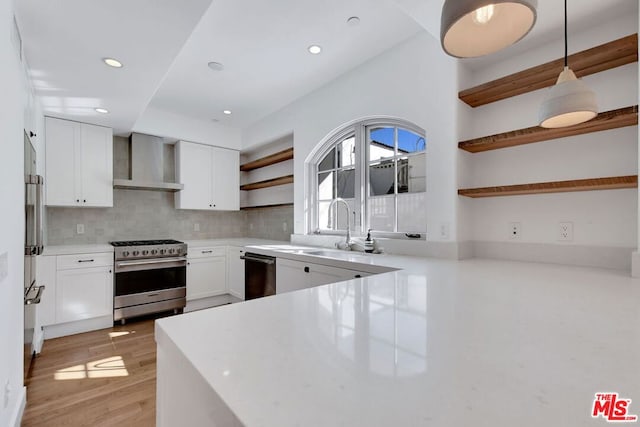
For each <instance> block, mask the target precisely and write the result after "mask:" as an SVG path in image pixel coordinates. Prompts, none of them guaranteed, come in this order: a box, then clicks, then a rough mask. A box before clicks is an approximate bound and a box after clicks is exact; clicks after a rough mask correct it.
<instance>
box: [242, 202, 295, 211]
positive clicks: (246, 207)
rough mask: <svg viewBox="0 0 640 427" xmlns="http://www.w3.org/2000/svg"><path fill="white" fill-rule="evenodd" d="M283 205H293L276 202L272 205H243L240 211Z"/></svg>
mask: <svg viewBox="0 0 640 427" xmlns="http://www.w3.org/2000/svg"><path fill="white" fill-rule="evenodd" d="M285 206H293V203H276V204H273V205H261V206H245V207H242V208H240V210H241V211H250V210H253V209H262V208H281V207H285Z"/></svg>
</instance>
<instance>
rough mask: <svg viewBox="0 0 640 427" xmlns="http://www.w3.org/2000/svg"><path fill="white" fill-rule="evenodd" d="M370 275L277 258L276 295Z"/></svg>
mask: <svg viewBox="0 0 640 427" xmlns="http://www.w3.org/2000/svg"><path fill="white" fill-rule="evenodd" d="M370 275H371V273H367V272H364V271H356V270H349V269H347V268H339V267H332V266H328V265H321V264H313V263H305V262H301V261H292V260H289V259H283V258H277V259H276V293H278V294H280V293H284V292H291V291H297V290H300V289H306V288H312V287H314V286H320V285H326V284H329V283H335V282H342V281H344V280H350V279H356V278H359V277H366V276H370Z"/></svg>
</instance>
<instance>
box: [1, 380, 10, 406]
mask: <svg viewBox="0 0 640 427" xmlns="http://www.w3.org/2000/svg"><path fill="white" fill-rule="evenodd" d="M10 398H11V384H10V383H9V380H7V382H6V383H5V385H4V399H3V402H2V403H3V407H4V409H7V407H8V406H9V400H11V399H10Z"/></svg>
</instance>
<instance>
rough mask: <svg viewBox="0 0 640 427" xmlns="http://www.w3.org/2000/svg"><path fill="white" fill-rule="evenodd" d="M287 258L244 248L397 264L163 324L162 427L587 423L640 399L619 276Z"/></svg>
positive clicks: (629, 284) (518, 266)
mask: <svg viewBox="0 0 640 427" xmlns="http://www.w3.org/2000/svg"><path fill="white" fill-rule="evenodd" d="M290 248H291V247H290V246H283V247H282V248H278V246H263V247H254V248H252V251H254V252H261V253H263V254H268V255H272V256H276V257H278V258H286V259H289V260H298V261H302V262H310V261H313V262H324V263H326V264H328V265H329V264H333V265H335V266H338V267H344V266H345V265H346V264H347V263H357V264H352V265H354V267H353V269H354V270H355V269H357V268H359V267H358V266H360V267H362V266H364V265H368V266H371V265H376V266H385V267H390V269H391V268H393V269H396V270H394V271H390V272H387V273H382V274H376V275H372V276H369V277H364V278H358V279H354V280H348V281H344V282H340V283H335V284H329V285H324V286H318V287H313V288H309V289H304V290H300V291H296V292H289V293H284V294H280V295H275V296H272V297H267V298H262V299H258V300H252V301H247V302H244V303H241V304H233V305H229V306H223V307H219V308H215V309H210V310H203V311H198V312H193V313H188V314H185V315H182V316H176V317H171V318H166V319H161V320H159V321H157V323H156V340H157V344H158V394H157V399H158V401H157V403H158V404H157V408H158V412H157V425H158V426H161V427H164V426H174V425H189V426H212V425H216V426H230V425H245V426H252V427H253V426H391V425H396V426H466V425H474V426H485V425H486V426H494V425H518V426H540V425H551V424H552V425H563V426H584V425H591V424H590V423H592V424H593V425H599V423H601V422H602V420H597V419H592V418H591V412H590V411H591V407H592V402H593V399H594V394H595V393H598V392H607V391H615V392H618V393H620V395H621V396H623V397H625V398H636V399H637V396H640V382H639V381H638V377H637V373H638V372H640V340H638V339H637V330H638V314H637V307H638V306H639V305H640V288H639V287H638V286H637V280H634V279H632V278H629V277H626V275H625V274H624V273H623V272H618V271H614V270H601V269H591V268H577V267H567V266H559V265H549V264H534V263H517V262H505V261H491V260H468V261H462V262H455V261H445V260H433V259H424V258H412V257H401V256H390V255H363V254H349V253H344V252H338V251H336V252H335V255H332V254H331V251H324V252H323V254H324V256H312V255H309V254H308V252H306V253H305V251H304V250H300V251H293V250H291V249H290ZM316 249H317V248H316ZM634 406H635V407H634ZM630 409H631V411H630V412H631V413H638V412H640V407H639V406H637V405H631V408H630Z"/></svg>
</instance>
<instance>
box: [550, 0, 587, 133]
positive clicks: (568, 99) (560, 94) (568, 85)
mask: <svg viewBox="0 0 640 427" xmlns="http://www.w3.org/2000/svg"><path fill="white" fill-rule="evenodd" d="M567 39H568V34H567V0H564V70H562V72H561V73H560V76H558V81H557V82H556V84H555V86H553V87H552V88H551V89H549V91H548V94H547V97H546V99H545V100H544V102H543V103H542V105H541V106H540V111H539V113H538V122H539V123H540V126H541V127H543V128H563V127H567V126H573V125H577V124H579V123H584V122H587V121H589V120H591V119H593V118H594V117H595V116H597V115H598V104H597V102H596V95H595V93H593V91H592V90H590V89H589V88H588V87H587V85H586V84H585V83H584V82H583V81H582V80H578V78H577V77H576V75H575V74H574V72H573V71H572V70H571V68H569V64H568V41H567Z"/></svg>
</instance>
